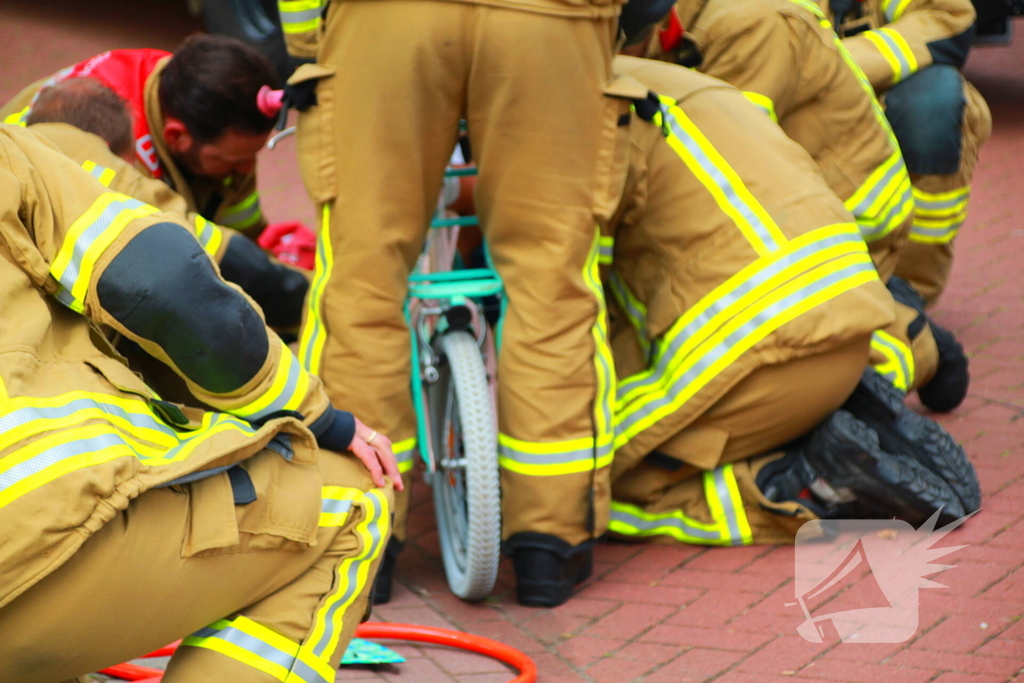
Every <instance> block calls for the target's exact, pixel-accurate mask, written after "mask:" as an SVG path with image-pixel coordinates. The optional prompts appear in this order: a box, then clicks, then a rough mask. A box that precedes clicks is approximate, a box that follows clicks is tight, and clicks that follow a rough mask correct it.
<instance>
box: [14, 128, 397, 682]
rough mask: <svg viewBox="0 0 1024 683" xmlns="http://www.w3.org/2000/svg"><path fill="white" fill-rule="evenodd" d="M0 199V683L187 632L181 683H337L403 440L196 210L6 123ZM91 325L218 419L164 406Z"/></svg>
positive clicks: (383, 529)
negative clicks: (356, 399) (131, 348)
mask: <svg viewBox="0 0 1024 683" xmlns="http://www.w3.org/2000/svg"><path fill="white" fill-rule="evenodd" d="M0 188H3V191H2V193H0V255H2V258H0V302H2V306H3V310H4V311H6V312H8V315H7V316H5V318H6V319H8V320H12V321H13V320H16V321H17V324H9V325H3V326H0V353H2V354H3V361H2V362H0V425H2V427H0V529H3V532H2V533H3V539H2V542H0V632H2V633H3V634H4V638H3V639H2V643H0V680H4V681H20V682H25V683H30V682H37V681H38V682H40V683H43V682H54V683H55V682H57V681H67V680H69V679H73V678H74V677H75V676H79V675H82V674H85V673H88V672H90V671H95V670H97V669H99V668H101V667H104V666H109V665H111V664H114V663H116V662H119V661H124V660H125V659H128V658H132V657H137V656H139V655H141V654H143V653H145V652H148V651H151V650H152V649H154V648H156V647H159V646H161V645H162V644H165V643H167V642H170V641H172V640H174V639H177V638H184V642H183V647H182V648H181V649H180V650H179V651H178V653H177V654H175V655H174V657H172V659H171V661H170V664H169V667H168V670H167V674H166V676H165V677H164V680H165V681H168V682H169V683H174V682H176V681H178V682H185V681H200V680H201V681H245V682H253V683H260V682H266V683H271V682H272V681H281V680H285V679H288V680H295V681H300V680H301V681H322V682H326V681H333V680H334V678H335V671H336V668H337V665H338V662H339V659H340V658H341V655H342V653H343V652H344V650H345V647H346V643H347V642H348V640H349V638H351V636H352V634H353V632H354V629H355V627H356V625H357V623H358V622H359V620H360V619H361V618H362V617H363V616H364V614H365V613H366V610H367V604H368V594H369V590H370V586H371V584H372V582H373V579H374V575H375V572H376V568H377V565H378V563H379V560H380V556H381V553H382V549H383V547H384V545H385V544H386V542H387V539H388V536H389V533H390V514H391V513H390V510H391V499H392V483H391V482H395V485H396V486H400V485H401V484H400V479H399V475H398V471H397V466H396V464H395V460H394V456H393V454H392V453H391V450H390V446H389V442H388V440H387V439H386V438H385V437H383V436H381V435H378V434H376V433H375V432H373V431H372V430H370V429H369V428H367V427H366V426H365V425H363V424H362V423H361V422H360V421H359V420H357V419H356V418H355V417H354V416H353V415H352V414H351V413H347V412H343V411H340V410H337V409H335V408H334V407H332V406H331V404H330V403H329V401H328V400H327V397H326V395H325V393H324V391H323V388H322V386H321V384H320V382H319V380H317V379H316V378H315V377H313V376H311V375H309V374H307V373H306V372H304V371H303V370H302V368H301V366H300V365H299V363H298V361H297V359H296V358H295V357H294V356H293V355H292V354H291V353H290V352H289V350H288V348H287V347H285V346H284V344H283V343H282V342H281V341H280V339H279V338H278V337H277V336H276V335H275V334H274V333H273V332H271V331H270V330H269V329H268V328H267V327H266V326H265V324H264V322H263V319H262V318H261V316H260V314H259V313H258V311H257V309H256V308H255V307H254V305H253V304H252V302H251V300H250V299H249V298H248V297H246V296H245V295H244V294H242V293H241V292H240V290H238V289H237V288H236V287H234V286H231V285H228V284H227V283H225V282H224V281H223V280H222V279H221V278H220V277H219V275H218V273H217V270H216V268H215V266H214V264H213V262H212V261H211V259H210V258H209V257H208V255H207V254H206V253H205V252H204V251H203V249H202V247H201V246H200V245H199V243H198V242H197V241H196V238H195V236H194V234H193V233H192V232H191V229H190V227H189V226H188V225H187V224H186V223H184V222H183V221H182V220H181V219H180V218H179V217H177V216H175V215H172V214H168V213H161V212H159V211H157V209H155V208H154V207H151V206H147V205H145V204H143V203H141V202H139V201H137V200H134V199H131V198H129V197H127V196H125V195H122V194H119V193H116V192H111V191H109V190H108V189H107V188H105V187H103V185H101V184H100V183H99V182H97V181H96V179H95V178H93V177H92V176H91V175H89V173H87V172H86V171H84V170H83V169H81V168H79V166H78V165H77V164H75V163H74V162H73V161H71V160H70V159H68V158H67V157H65V156H63V155H62V154H60V153H59V152H58V151H56V150H55V149H54V148H53V147H52V146H51V145H49V144H48V143H47V142H46V141H45V140H44V138H42V137H40V136H38V135H36V134H35V133H33V132H32V131H27V130H23V129H21V128H18V127H14V126H8V125H0ZM97 325H104V326H109V327H111V328H113V329H115V330H116V331H117V332H119V333H120V334H122V335H124V336H126V337H128V338H130V339H132V340H133V341H135V342H136V343H138V344H139V345H140V346H141V347H142V348H144V349H145V350H146V351H147V352H149V353H151V354H153V356H155V357H156V358H158V359H160V360H161V361H163V362H164V363H166V364H167V365H168V366H169V367H171V368H172V369H173V370H174V371H175V372H177V373H178V374H180V375H181V377H182V378H183V380H184V381H185V382H186V383H187V384H188V387H189V389H190V390H191V391H192V393H193V394H194V395H195V396H197V397H199V398H200V399H201V400H202V401H203V402H204V403H206V404H208V405H211V406H216V407H217V408H218V409H219V412H215V411H210V412H204V411H201V410H196V409H190V408H184V407H181V406H178V405H176V404H172V403H167V402H164V401H161V400H159V399H158V398H157V397H156V396H155V395H154V394H153V392H152V391H151V390H150V389H149V388H148V387H147V386H146V384H144V383H143V382H142V381H141V380H140V379H139V378H138V377H137V376H136V375H135V374H134V373H133V372H132V371H131V370H130V369H129V368H128V367H126V366H125V365H123V364H122V363H121V362H120V361H119V360H117V358H116V354H115V353H114V352H113V351H112V350H111V349H110V347H109V346H108V345H107V344H106V342H105V339H104V338H103V337H102V336H101V335H99V334H97V333H96V326H97ZM389 479H390V481H389ZM112 633H116V634H118V635H117V637H113V638H112V637H111V635H110V634H112ZM190 634H191V635H190Z"/></svg>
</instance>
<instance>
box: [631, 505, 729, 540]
mask: <svg viewBox="0 0 1024 683" xmlns="http://www.w3.org/2000/svg"><path fill="white" fill-rule="evenodd" d="M626 507H627V506H625V505H623V504H622V503H615V502H613V503H612V511H611V520H612V522H617V523H618V524H622V525H625V526H629V527H634V528H635V529H636V530H637V531H638V532H639V535H641V536H654V535H658V534H659V533H661V534H662V535H667V534H664V531H663V530H664V529H666V528H671V529H676V530H678V531H680V532H682V533H683V534H685V535H687V536H692V537H693V538H699V539H703V540H706V541H718V540H721V538H722V535H721V534H720V533H718V532H717V531H712V530H710V529H704V528H702V527H699V526H692V525H691V524H690V523H689V522H687V521H686V519H685V518H683V517H682V516H680V515H673V514H671V513H670V514H667V515H665V516H664V517H658V518H657V519H644V518H643V517H641V516H639V515H634V514H631V513H630V512H629V511H628V510H627V509H626ZM628 507H632V506H628ZM619 533H622V532H621V531H620V532H619Z"/></svg>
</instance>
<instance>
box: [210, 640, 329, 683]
mask: <svg viewBox="0 0 1024 683" xmlns="http://www.w3.org/2000/svg"><path fill="white" fill-rule="evenodd" d="M192 637H193V638H204V639H205V638H216V639H217V640H223V641H224V642H226V643H231V644H232V645H234V646H236V647H238V648H241V649H242V650H245V651H246V652H251V653H252V654H254V655H256V656H257V657H259V658H260V659H264V660H266V661H268V662H272V663H274V664H277V665H278V666H279V667H281V668H282V669H284V670H285V671H292V672H294V673H295V674H296V675H299V676H300V677H301V678H302V679H303V680H304V681H306V682H307V683H330V682H329V681H326V680H325V679H324V678H323V677H322V676H320V674H318V673H316V672H315V671H313V670H312V669H310V668H309V667H305V671H307V672H308V673H310V674H312V675H311V676H310V675H301V674H300V673H299V672H298V671H294V669H293V667H294V665H295V664H296V658H295V657H294V656H293V655H290V654H288V653H287V652H282V651H281V650H278V649H277V648H276V647H274V646H273V645H269V644H268V643H266V642H264V641H262V640H260V639H259V638H257V637H255V636H252V635H250V634H248V633H246V632H245V631H242V630H240V629H237V628H235V627H234V626H228V627H226V628H223V629H220V630H217V629H213V628H210V627H207V628H201V629H199V630H198V631H196V632H195V633H193V634H192ZM295 647H296V648H298V644H297V643H296V645H295ZM238 661H241V662H242V663H243V664H245V663H246V662H245V661H244V660H238Z"/></svg>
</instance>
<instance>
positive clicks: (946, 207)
mask: <svg viewBox="0 0 1024 683" xmlns="http://www.w3.org/2000/svg"><path fill="white" fill-rule="evenodd" d="M970 198H971V188H970V187H959V188H956V189H955V190H950V191H948V192H925V191H924V190H922V189H920V188H918V187H915V188H914V202H915V205H916V208H915V210H914V225H913V227H912V228H911V229H910V241H911V242H918V243H920V244H945V243H948V242H952V241H953V239H954V238H955V237H956V235H957V233H958V232H959V231H960V226H961V225H963V223H964V220H965V219H966V218H967V202H968V201H969V200H970Z"/></svg>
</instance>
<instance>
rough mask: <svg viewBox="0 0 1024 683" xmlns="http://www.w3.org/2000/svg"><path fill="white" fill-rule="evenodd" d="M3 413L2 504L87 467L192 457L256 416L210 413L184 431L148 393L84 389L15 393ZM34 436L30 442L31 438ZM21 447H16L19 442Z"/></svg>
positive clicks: (245, 430)
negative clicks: (145, 397) (136, 395)
mask: <svg viewBox="0 0 1024 683" xmlns="http://www.w3.org/2000/svg"><path fill="white" fill-rule="evenodd" d="M2 409H3V411H4V412H3V413H0V453H5V454H4V455H3V457H0V507H3V506H4V505H7V504H8V503H10V502H11V501H13V500H16V499H17V498H19V497H21V496H22V495H24V494H26V493H28V492H30V491H33V490H35V489H36V488H38V487H40V486H42V485H44V484H46V483H48V482H50V481H53V480H54V479H57V478H58V477H61V476H63V475H64V474H68V473H69V472H74V471H76V470H79V469H81V468H83V467H88V466H91V465H98V464H102V463H104V462H108V461H110V460H114V459H116V458H120V457H134V458H137V459H139V461H140V462H141V463H142V464H143V465H144V466H146V467H161V466H165V465H169V464H171V463H175V462H180V461H182V460H185V459H187V458H188V457H189V456H190V455H191V454H192V453H193V452H194V451H195V449H196V448H198V447H199V446H201V445H202V444H203V443H205V442H206V441H208V440H209V439H211V438H214V437H216V436H217V435H219V434H222V433H225V432H235V433H241V434H243V435H245V436H251V435H252V434H255V433H256V429H255V428H254V427H253V426H252V425H249V424H248V423H246V422H244V421H242V420H239V419H237V418H234V417H231V416H230V415H225V414H223V413H213V412H208V413H205V414H204V416H203V422H202V424H201V425H200V427H199V428H198V429H195V430H192V431H187V432H184V431H177V430H175V429H172V428H171V427H170V426H168V425H167V424H165V423H164V422H162V421H161V420H159V419H158V418H157V417H156V415H154V414H153V413H152V412H151V411H150V409H149V406H148V405H147V404H146V403H145V402H143V401H141V400H132V399H124V398H120V397H117V396H108V395H105V394H94V393H89V392H84V391H76V392H69V393H67V394H63V395H61V396H57V397H55V398H45V399H41V398H25V397H19V398H13V399H10V400H8V401H5V402H4V404H3V408H2ZM26 442H27V443H26ZM18 443H23V444H24V445H22V446H21V447H19V448H16V449H14V450H8V449H11V448H12V447H13V446H14V445H15V444H18Z"/></svg>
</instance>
